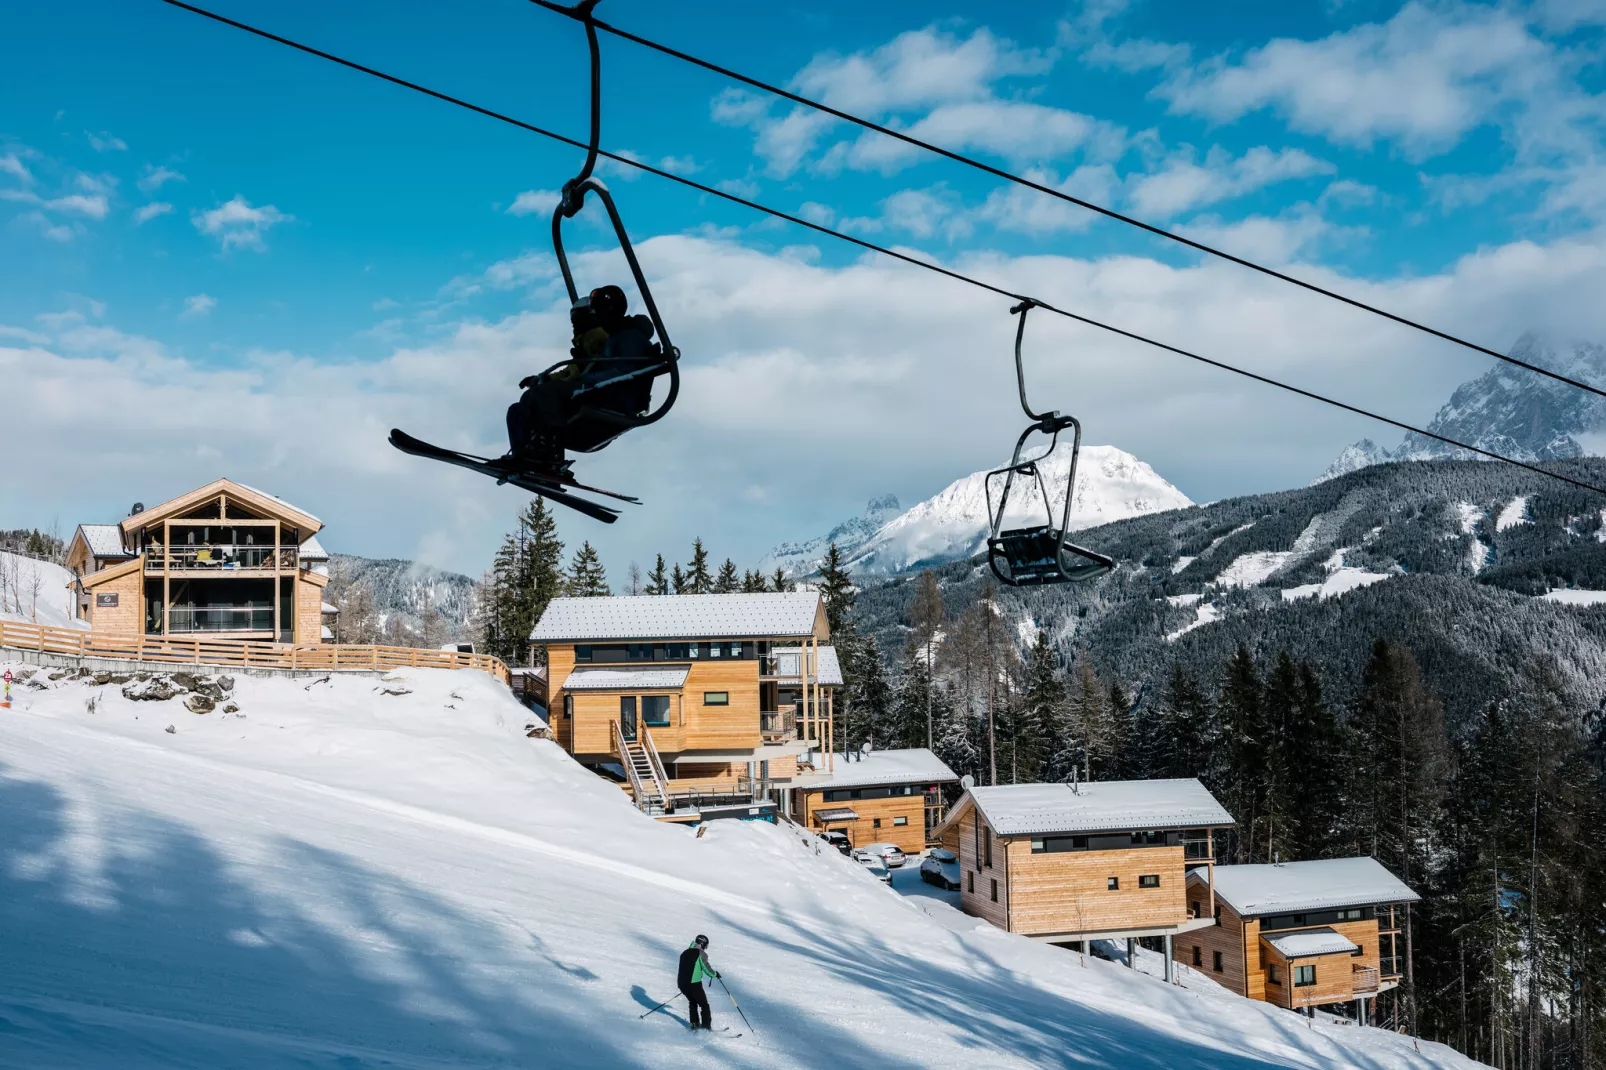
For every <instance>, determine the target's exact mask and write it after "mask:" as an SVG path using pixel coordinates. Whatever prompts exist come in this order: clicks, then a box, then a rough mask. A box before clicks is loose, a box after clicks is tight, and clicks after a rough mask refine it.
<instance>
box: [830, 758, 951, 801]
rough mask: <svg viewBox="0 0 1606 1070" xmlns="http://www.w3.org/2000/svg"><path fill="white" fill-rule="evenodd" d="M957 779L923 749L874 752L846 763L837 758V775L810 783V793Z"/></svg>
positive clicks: (843, 759)
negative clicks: (831, 789)
mask: <svg viewBox="0 0 1606 1070" xmlns="http://www.w3.org/2000/svg"><path fill="white" fill-rule="evenodd" d="M958 779H959V774H957V773H955V772H954V771H953V770H952V769H949V768H948V767H947V766H946V765H944V764H943V761H942V759H941V758H938V757H937V756H936V755H935V754H933V753H931V752H930V751H929V750H927V749H926V748H924V747H911V748H910V749H908V750H873V751H871V752H870V753H869V754H866V755H865V756H864V758H863V759H862V760H856V761H848V760H847V759H845V758H844V757H843V756H842V755H840V754H838V755H837V756H836V771H835V772H834V773H833V774H832V775H831V779H830V780H819V781H811V782H810V784H809V790H810V791H815V790H818V789H821V788H863V787H869V786H870V785H872V784H940V783H943V782H944V781H954V780H958Z"/></svg>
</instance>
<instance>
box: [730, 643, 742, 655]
mask: <svg viewBox="0 0 1606 1070" xmlns="http://www.w3.org/2000/svg"><path fill="white" fill-rule="evenodd" d="M741 656H742V644H741V643H732V644H731V657H733V658H739V657H741Z"/></svg>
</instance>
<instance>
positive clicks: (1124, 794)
mask: <svg viewBox="0 0 1606 1070" xmlns="http://www.w3.org/2000/svg"><path fill="white" fill-rule="evenodd" d="M1233 824H1235V822H1234V821H1233V819H1232V815H1231V814H1229V813H1227V811H1226V810H1225V809H1223V808H1222V805H1221V804H1220V803H1219V802H1217V801H1216V799H1215V797H1214V796H1212V795H1211V794H1210V792H1208V791H1206V790H1205V787H1204V785H1203V784H1200V783H1199V781H1197V780H1191V779H1189V780H1105V781H1096V782H1092V783H1087V784H1080V785H1071V784H1008V785H999V786H996V787H978V788H971V789H970V790H969V791H967V792H965V794H964V796H963V797H962V798H961V799H960V800H959V802H958V803H956V804H955V806H954V808H953V810H952V812H951V813H949V815H948V817H947V819H946V820H945V821H943V823H942V824H941V825H940V826H939V827H938V829H937V830H936V831H937V835H938V837H939V838H940V839H941V840H942V843H943V845H944V846H945V847H947V848H948V849H949V850H951V851H953V852H954V853H955V854H957V855H958V856H959V864H960V865H959V869H960V873H961V874H962V882H961V887H960V906H961V908H962V909H963V910H964V911H965V913H967V914H973V915H975V916H977V917H980V918H984V919H986V920H987V921H990V922H992V923H993V924H994V925H996V926H998V927H999V928H1000V929H1004V930H1006V931H1008V932H1012V933H1021V934H1023V935H1026V936H1030V937H1032V938H1033V939H1037V940H1043V941H1046V942H1049V943H1056V944H1067V943H1069V944H1080V943H1082V942H1083V941H1086V940H1096V939H1121V938H1124V939H1126V940H1127V942H1128V948H1129V949H1130V948H1131V947H1132V946H1133V944H1134V943H1135V941H1137V940H1138V939H1141V938H1146V937H1157V938H1162V939H1163V941H1164V943H1165V948H1166V962H1167V966H1166V972H1167V974H1168V975H1169V973H1170V972H1171V967H1170V961H1171V947H1172V940H1173V938H1174V937H1176V936H1179V935H1181V934H1183V933H1188V932H1192V931H1194V930H1196V929H1201V928H1204V927H1206V926H1211V925H1214V924H1215V921H1214V920H1213V919H1212V918H1211V917H1210V915H1209V914H1208V913H1206V914H1204V915H1203V916H1202V917H1201V916H1196V915H1193V914H1191V913H1190V912H1189V910H1188V900H1187V891H1186V890H1187V888H1188V886H1189V880H1190V873H1192V874H1194V875H1195V878H1194V879H1201V880H1203V881H1204V883H1205V884H1206V885H1207V886H1208V885H1209V884H1211V883H1212V882H1211V880H1210V873H1211V870H1212V869H1213V868H1214V866H1215V833H1216V831H1217V830H1219V829H1224V828H1229V827H1231V826H1232V825H1233ZM1128 961H1129V962H1130V961H1131V960H1130V957H1129V959H1128ZM1168 979H1169V977H1168Z"/></svg>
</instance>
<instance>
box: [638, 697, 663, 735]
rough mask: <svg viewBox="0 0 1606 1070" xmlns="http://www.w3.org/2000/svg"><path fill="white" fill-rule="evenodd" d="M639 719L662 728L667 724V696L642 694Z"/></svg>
mask: <svg viewBox="0 0 1606 1070" xmlns="http://www.w3.org/2000/svg"><path fill="white" fill-rule="evenodd" d="M641 719H642V721H644V722H645V723H647V724H649V725H651V726H653V727H655V728H663V727H665V726H666V725H668V724H669V696H668V695H643V696H642V698H641Z"/></svg>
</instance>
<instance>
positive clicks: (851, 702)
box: [837, 636, 895, 748]
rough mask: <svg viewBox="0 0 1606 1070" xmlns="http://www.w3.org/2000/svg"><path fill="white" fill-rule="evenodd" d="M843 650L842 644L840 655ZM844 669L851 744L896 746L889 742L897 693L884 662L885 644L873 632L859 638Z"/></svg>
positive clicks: (846, 719) (847, 737)
mask: <svg viewBox="0 0 1606 1070" xmlns="http://www.w3.org/2000/svg"><path fill="white" fill-rule="evenodd" d="M855 638H856V637H855ZM842 653H843V651H842V647H841V644H838V645H837V654H838V657H839V658H840V657H841V656H842ZM843 670H844V672H843V675H844V678H845V681H846V685H847V686H846V687H845V688H844V693H843V702H842V709H843V721H844V724H843V726H842V728H843V734H844V738H845V740H846V744H847V746H848V747H850V748H855V747H859V746H862V745H864V744H866V743H868V744H869V745H871V746H872V747H879V748H887V747H891V746H894V745H895V744H893V743H890V742H889V740H890V739H891V738H892V733H891V732H890V731H888V729H889V727H890V726H889V723H888V722H889V721H890V719H891V717H892V708H893V703H894V701H895V696H894V694H893V690H892V685H891V684H890V683H888V682H887V674H886V669H885V668H884V667H883V666H882V664H881V648H880V647H878V646H877V645H876V641H875V638H874V637H873V636H866V637H864V638H863V639H856V641H855V642H853V643H852V644H851V647H850V650H849V654H848V658H847V659H845V661H844V665H843Z"/></svg>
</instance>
